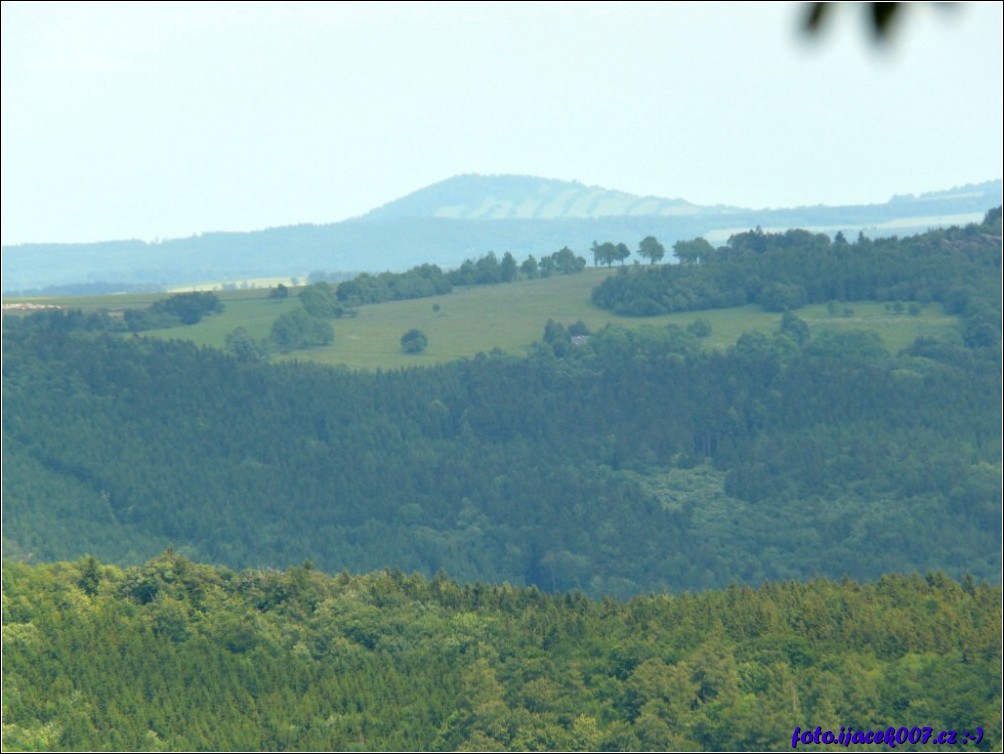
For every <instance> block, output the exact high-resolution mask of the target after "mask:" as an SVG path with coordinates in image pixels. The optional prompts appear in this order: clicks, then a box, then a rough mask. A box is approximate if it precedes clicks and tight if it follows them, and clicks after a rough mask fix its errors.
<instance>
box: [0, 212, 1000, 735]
mask: <svg viewBox="0 0 1004 754" xmlns="http://www.w3.org/2000/svg"><path fill="white" fill-rule="evenodd" d="M653 241H654V239H653ZM655 243H658V242H655ZM597 248H599V246H598V247H597ZM614 248H616V245H614ZM646 249H647V253H652V254H653V255H654V256H652V257H647V258H650V259H651V261H652V262H655V261H657V260H656V259H655V258H654V257H655V256H658V249H656V247H655V246H654V245H653V244H652V243H648V244H647V245H646ZM566 251H567V250H566V249H563V250H562V251H561V252H557V253H556V254H555V255H552V257H545V258H542V259H541V260H540V262H539V263H538V262H537V260H533V261H534V264H530V263H529V260H528V262H527V263H526V264H525V266H522V265H521V266H517V265H516V261H515V259H514V258H512V257H511V255H509V256H508V257H505V256H504V257H503V258H502V259H499V258H498V257H495V256H494V255H491V256H490V257H486V258H483V259H482V260H478V261H473V260H472V261H471V263H470V264H469V265H467V266H466V267H465V268H461V270H459V271H457V272H456V274H458V275H463V276H467V277H465V279H464V280H463V281H461V282H458V281H457V280H452V279H451V278H449V277H447V276H445V275H444V274H443V273H441V272H440V271H439V270H438V268H434V267H432V266H427V267H424V268H416V269H415V270H412V271H410V272H409V273H404V274H402V275H399V276H393V275H387V276H384V277H382V278H380V277H372V278H369V279H368V278H363V279H362V283H365V285H362V284H361V285H359V286H357V287H356V288H352V287H351V286H349V287H348V288H347V289H346V293H345V296H344V297H339V291H341V290H342V287H341V286H338V287H334V286H331V285H328V283H327V282H326V281H317V282H315V283H314V284H313V285H311V286H309V287H307V288H305V289H303V290H302V291H300V293H299V295H300V302H299V303H300V304H302V306H299V304H297V307H296V308H295V309H293V310H292V311H295V312H296V314H295V316H296V317H299V318H300V320H304V319H306V323H305V324H304V322H303V321H301V322H299V324H297V323H296V322H293V323H286V322H283V321H282V316H285V315H280V316H279V317H277V318H276V320H275V325H276V326H278V328H279V332H280V334H281V333H284V332H287V330H288V333H292V334H291V335H290V336H289V337H290V338H293V337H294V336H296V335H297V333H301V334H302V333H303V332H314V330H316V329H317V327H318V325H317V323H322V324H324V325H328V328H329V330H330V324H329V322H330V320H331V319H332V318H334V317H338V316H346V310H345V309H344V307H345V306H347V305H352V306H358V305H363V304H368V303H373V302H374V301H377V300H389V299H393V298H395V297H401V296H410V295H412V294H415V295H428V294H427V293H426V291H428V290H434V289H435V288H436V286H437V285H441V286H446V287H448V286H450V285H454V284H457V285H459V284H464V285H466V284H486V283H495V282H505V281H506V280H507V279H508V280H511V279H514V278H513V276H515V275H517V274H522V275H525V276H531V275H540V274H548V273H553V274H558V273H561V272H566V273H571V272H576V271H578V270H580V269H581V268H582V265H584V263H585V260H583V259H581V258H579V257H575V256H574V254H573V253H572V252H570V251H568V253H567V254H566V253H565V252H566ZM639 251H641V249H640V248H639ZM674 251H675V253H676V254H677V256H678V258H679V259H680V260H681V261H682V262H683V264H680V265H673V266H657V265H655V264H652V265H644V266H642V265H639V266H638V267H637V268H635V269H631V268H627V267H626V268H625V271H624V273H623V274H618V275H616V276H614V277H612V278H610V280H608V282H607V283H604V284H603V285H601V286H600V287H599V288H597V289H596V293H595V295H594V299H595V301H596V303H598V304H600V305H603V306H610V307H613V308H620V309H622V310H624V311H629V312H630V313H633V314H640V315H644V314H650V313H654V311H655V310H656V309H659V308H662V309H665V310H676V309H685V310H695V309H707V308H709V307H716V306H727V305H731V304H734V303H748V302H757V303H759V304H760V305H761V306H763V307H765V308H767V309H770V310H771V311H774V312H776V316H777V322H776V327H775V328H774V330H773V331H772V332H770V333H762V332H750V333H746V334H744V335H742V336H741V337H739V338H738V340H737V341H736V342H735V343H734V345H731V346H730V347H728V348H724V349H713V348H708V347H707V346H706V340H705V339H706V338H707V336H708V335H709V334H710V329H711V328H710V324H709V323H708V321H707V320H704V319H701V318H697V319H695V320H694V321H693V323H692V324H691V325H690V326H689V327H687V328H686V329H684V328H681V327H678V326H673V325H670V326H661V327H654V326H642V327H639V328H637V329H626V328H623V327H618V326H613V325H608V326H606V327H603V328H600V329H594V330H593V331H590V329H589V328H588V327H587V326H586V325H584V324H583V323H582V322H574V323H572V322H557V321H554V320H549V321H547V322H542V323H541V328H542V337H541V340H540V341H539V342H538V343H537V344H536V345H535V347H534V348H533V350H532V353H531V355H530V356H529V357H527V358H512V357H509V356H506V355H504V354H502V353H494V354H492V355H484V354H479V355H478V356H477V357H476V358H473V359H468V360H461V361H456V362H453V363H448V364H443V365H439V366H435V367H426V368H410V369H407V370H401V371H375V372H350V371H349V370H347V369H338V368H331V367H322V366H318V365H316V364H309V363H301V362H296V361H285V362H282V363H270V362H269V360H268V353H269V351H268V348H266V347H265V346H264V345H263V344H262V343H260V342H257V341H255V340H254V339H253V338H251V337H250V336H248V334H247V332H246V331H244V332H243V333H242V332H241V331H240V329H238V330H237V331H234V332H233V333H231V334H230V336H228V338H227V351H223V350H219V349H212V348H208V347H201V348H200V347H197V346H195V345H193V344H192V343H188V342H182V341H172V340H165V339H157V338H147V337H142V336H141V334H140V332H138V331H139V330H142V329H144V327H145V326H146V325H149V324H150V323H152V322H154V321H156V320H157V319H167V318H170V319H172V321H177V322H188V321H193V320H197V319H199V318H201V317H203V316H208V315H212V314H213V313H214V312H216V311H218V304H219V302H218V301H215V300H214V298H210V297H208V296H193V295H189V296H182V297H176V298H172V299H165V301H164V303H161V304H155V305H153V306H151V307H150V308H149V309H148V310H141V313H140V314H138V315H134V316H135V317H138V318H139V319H137V320H136V321H135V322H134V323H126V322H125V321H124V319H123V320H122V321H121V322H117V323H116V322H112V320H111V318H109V317H108V316H105V315H101V314H92V315H85V314H82V313H81V312H79V311H77V312H74V311H61V310H46V311H41V312H38V313H36V314H32V315H29V316H5V317H4V321H3V328H4V330H3V396H4V403H3V437H2V440H3V471H4V473H3V476H2V484H3V523H4V526H3V546H4V555H5V557H6V558H7V561H6V562H5V565H4V569H3V638H4V641H3V680H4V695H3V720H4V726H3V747H4V750H5V751H7V750H12V751H13V750H48V749H61V750H94V749H115V750H138V751H140V750H142V751H145V750H153V751H157V750H160V751H166V750H183V749H195V750H279V749H283V750H291V749H299V750H329V749H330V750H334V749H337V750H354V749H355V750H432V749H435V750H698V749H703V750H729V749H735V750H779V749H788V748H789V747H791V746H792V742H793V740H795V742H796V743H797V747H798V748H799V749H809V750H820V749H823V750H825V749H827V748H830V747H832V744H831V745H829V746H827V744H826V743H825V742H822V743H820V744H816V743H806V739H804V738H799V739H797V740H796V739H795V737H796V736H797V735H798V733H797V731H806V730H807V731H812V730H814V729H815V728H816V726H820V728H821V730H824V731H825V730H830V731H833V732H834V734H836V733H838V732H840V731H841V729H842V728H844V729H846V726H851V727H853V729H854V730H855V731H866V730H874V731H883V732H884V733H883V734H884V735H894V736H896V748H897V749H900V750H904V751H912V750H929V749H930V747H931V745H933V744H930V743H929V740H930V741H935V742H936V741H937V737H938V736H941V735H942V734H943V731H954V735H955V737H956V740H955V743H954V744H937V748H938V749H939V750H942V749H943V750H946V751H951V750H974V749H975V750H999V749H1000V747H1001V745H1002V739H1004V736H1002V730H1001V674H1000V667H1001V642H1000V638H1001V590H1000V586H999V581H1000V574H1001V565H1002V564H1001V504H1000V501H1001V439H1002V436H1001V402H1000V395H1001V337H1000V332H1001V287H1000V278H1001V213H1000V210H999V209H998V210H996V211H992V212H990V213H988V214H987V216H986V218H985V221H984V222H983V223H982V224H980V225H973V226H968V227H966V228H952V229H948V230H943V231H941V230H939V231H932V232H931V233H928V234H924V235H922V236H918V237H912V238H905V239H894V240H887V241H881V242H878V241H876V242H869V241H867V240H866V239H863V238H862V239H858V240H857V241H856V242H854V243H849V242H847V241H846V240H845V239H842V238H837V239H835V240H834V241H830V239H828V238H825V237H819V236H817V235H814V234H810V233H805V232H804V231H789V232H788V233H784V234H770V233H763V232H760V231H751V232H750V233H743V234H739V235H737V236H734V237H733V239H732V240H731V241H730V243H729V244H728V246H726V247H723V248H721V249H714V248H713V247H712V246H711V245H710V244H707V243H706V242H703V243H702V242H700V239H696V240H694V241H691V242H683V243H678V244H677V246H676V247H675V249H674ZM548 259H550V260H551V261H550V262H548V261H547V260H548ZM597 261H599V260H597ZM489 273H490V274H489ZM468 277H469V279H468ZM489 278H491V279H489ZM342 285H346V284H345V283H343V284H342ZM444 289H445V288H444ZM289 295H290V294H289V291H288V290H285V289H283V290H280V289H279V288H277V289H276V290H275V296H276V297H288V296H289ZM861 298H864V299H872V300H884V301H886V302H887V303H888V305H889V307H890V309H891V310H893V311H902V312H903V316H909V313H911V312H916V311H919V310H920V309H921V308H922V307H927V306H931V307H941V308H942V309H943V310H945V311H947V312H950V313H951V314H953V315H954V316H955V317H956V321H957V323H958V329H957V331H954V332H952V333H950V334H948V335H947V336H946V335H944V333H942V334H941V335H940V336H939V337H937V338H935V337H926V336H925V337H920V338H918V339H917V340H916V341H915V342H913V343H912V344H911V345H910V346H909V347H908V348H906V349H904V350H903V351H901V352H899V353H890V352H889V351H888V350H887V349H886V347H885V345H884V344H883V341H882V340H881V339H880V338H879V336H878V335H877V334H876V333H875V332H873V331H854V330H848V329H847V328H846V327H843V328H833V329H829V328H827V327H825V326H813V327H811V328H810V327H809V325H808V324H807V323H806V322H805V321H804V320H802V319H801V318H799V316H798V309H799V306H800V304H801V303H804V302H808V301H816V302H829V303H830V304H831V305H832V316H833V317H835V318H842V317H844V315H845V314H846V312H847V311H849V309H850V307H849V304H853V303H854V301H855V300H856V299H861ZM339 307H342V308H339ZM828 308H829V307H828ZM132 325H136V326H134V327H132V329H133V331H132V332H129V331H128V329H129V327H130V326H132ZM287 325H288V327H287ZM300 325H302V326H303V327H301V328H300V329H297V328H298V327H299V326H300ZM273 330H275V327H273ZM329 330H324V331H323V332H321V331H320V330H318V331H317V332H316V333H315V334H316V335H317V336H318V337H321V336H326V334H327V333H328V332H329ZM416 332H418V331H416ZM420 334H422V333H420ZM423 335H424V334H423ZM274 338H275V332H273V339H274ZM409 342H410V341H409ZM401 345H402V347H404V345H405V343H404V341H402V344H401ZM291 347H298V346H297V345H296V344H292V345H291ZM157 553H160V554H159V555H158V554H157ZM95 556H97V558H100V559H101V561H104V562H101V561H99V560H98V559H97V558H96V557H95ZM196 560H201V561H210V562H213V563H216V564H217V565H212V566H210V565H200V564H198V563H196V562H194V561H196ZM22 561H27V562H22ZM38 561H63V562H55V563H49V564H47V565H40V564H37V562H38ZM144 561H145V562H144ZM32 562H34V563H36V564H29V563H32ZM277 569H285V570H277ZM323 571H327V572H329V573H332V574H334V573H338V572H340V573H338V575H335V576H328V575H324V573H323ZM365 571H371V573H370V574H369V575H352V573H353V572H354V573H359V572H365ZM896 572H898V573H896ZM408 573H410V574H411V575H406V574H408ZM447 574H449V575H447ZM988 581H990V582H994V583H987V582H988ZM695 590H697V591H696V593H695ZM642 593H647V594H642ZM890 730H891V731H892V733H889V731H890ZM946 735H947V734H946ZM925 736H927V738H925ZM810 737H811V736H810ZM932 737H933V738H932ZM849 740H850V739H849ZM874 747H875V744H867V743H859V742H858V739H853V740H851V743H850V745H849V746H847V747H845V748H847V749H849V750H874Z"/></svg>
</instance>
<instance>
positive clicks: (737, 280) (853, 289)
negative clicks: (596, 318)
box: [592, 207, 1001, 342]
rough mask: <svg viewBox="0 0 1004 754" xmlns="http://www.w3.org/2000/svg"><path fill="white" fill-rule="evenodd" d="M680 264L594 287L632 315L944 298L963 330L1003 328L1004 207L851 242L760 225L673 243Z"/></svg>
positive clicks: (985, 336) (994, 333)
mask: <svg viewBox="0 0 1004 754" xmlns="http://www.w3.org/2000/svg"><path fill="white" fill-rule="evenodd" d="M674 253H675V255H676V257H677V259H678V260H679V262H680V263H679V264H677V265H660V266H656V267H647V268H646V267H639V268H637V269H634V270H631V269H629V268H625V269H624V270H623V274H620V275H616V276H614V277H611V278H608V279H607V280H605V281H604V282H603V283H601V284H600V285H599V286H598V287H597V288H596V289H595V290H594V291H593V295H592V300H593V303H595V304H596V305H597V306H599V307H601V308H603V309H609V310H612V311H615V312H617V313H618V314H624V315H630V316H653V315H659V314H668V313H671V312H679V311H696V310H702V309H716V308H722V307H731V306H741V305H745V304H759V305H760V306H761V307H763V308H764V309H766V310H767V311H776V312H784V311H794V310H797V309H799V308H800V307H802V306H805V305H806V304H812V303H815V304H820V303H827V302H839V301H861V300H867V301H901V302H902V301H912V302H918V303H920V304H926V303H929V302H932V301H935V302H939V303H941V304H943V305H944V306H945V307H946V308H947V309H948V310H949V311H950V312H952V313H953V314H958V315H960V316H963V317H965V318H966V319H967V323H968V333H967V337H969V338H973V339H978V340H982V341H983V342H990V341H992V340H993V339H994V338H995V337H999V334H1000V316H1001V312H1000V306H999V304H997V303H995V302H997V301H999V298H1000V285H999V283H1000V278H1001V209H1000V208H999V207H998V208H997V209H994V210H990V211H989V212H987V213H986V216H985V217H984V220H983V222H982V223H979V224H972V225H968V226H966V227H964V228H960V227H952V228H947V229H938V230H932V231H929V232H927V233H923V234H919V235H916V236H910V237H907V238H897V237H895V236H894V237H890V238H880V239H875V240H872V239H869V238H866V237H865V236H864V235H863V234H862V235H859V236H858V238H857V239H856V240H855V241H854V242H853V243H850V242H848V241H847V240H846V239H845V238H844V236H843V234H842V233H837V234H836V236H835V237H834V239H833V240H831V239H830V238H829V236H826V235H824V234H822V233H811V232H809V231H806V230H788V231H784V232H783V233H769V232H765V231H763V230H761V229H760V228H756V229H754V230H751V231H748V232H744V233H738V234H735V235H733V236H731V237H730V238H729V240H728V242H727V243H726V244H725V245H724V246H721V247H719V248H717V249H716V248H714V247H713V246H712V245H711V244H710V243H708V242H707V241H705V240H704V239H702V238H697V239H694V240H692V241H679V242H677V243H676V245H675V246H674Z"/></svg>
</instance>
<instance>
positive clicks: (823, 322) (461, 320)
mask: <svg viewBox="0 0 1004 754" xmlns="http://www.w3.org/2000/svg"><path fill="white" fill-rule="evenodd" d="M615 274H617V270H616V269H613V270H610V269H596V268H589V269H587V270H585V271H584V272H583V273H581V274H577V275H558V276H553V277H550V278H546V279H539V280H523V281H519V282H516V283H510V284H502V285H491V286H473V287H469V288H457V289H455V290H454V291H453V293H450V294H447V295H443V296H433V297H429V298H422V299H412V300H408V301H390V302H385V303H382V304H371V305H366V306H361V307H359V308H358V309H357V310H356V316H354V317H345V318H342V319H336V320H333V321H332V325H333V327H334V330H335V340H334V342H333V343H332V344H331V345H330V346H327V347H323V348H313V349H308V350H302V351H294V352H291V353H288V354H277V355H276V356H275V357H274V358H275V359H278V360H284V359H298V360H303V361H315V362H319V363H324V364H332V365H342V366H346V367H349V368H351V369H367V370H368V369H398V368H403V367H408V366H417V365H423V364H437V363H443V362H448V361H453V360H456V359H462V358H470V357H473V356H475V355H477V354H478V353H479V352H484V353H488V352H490V351H492V350H493V349H499V350H501V351H503V352H505V353H507V354H510V355H513V356H524V355H526V354H527V353H528V351H529V349H530V347H531V346H532V344H533V343H534V342H536V341H539V340H540V339H541V336H542V334H543V330H544V325H545V323H546V322H547V320H548V319H553V320H555V321H558V322H561V323H563V324H565V325H569V324H572V323H573V322H576V321H578V320H581V321H582V322H583V323H585V324H586V325H587V326H588V327H589V328H590V329H592V330H597V329H599V328H602V327H603V326H605V325H606V324H608V323H609V324H616V325H620V326H623V327H627V328H638V327H643V326H655V327H663V326H666V325H668V324H674V325H678V326H680V327H684V328H686V327H687V326H688V325H690V324H691V323H692V322H694V321H695V320H696V319H698V318H701V319H705V320H707V321H708V322H709V323H710V324H711V335H710V336H709V337H708V338H707V339H706V340H705V341H704V343H705V345H706V346H707V347H710V348H725V347H728V346H730V345H732V344H733V343H735V342H736V339H737V338H738V337H739V336H740V335H741V334H742V333H744V332H748V331H759V332H765V333H770V332H773V331H775V330H776V329H777V328H778V325H779V322H780V319H781V317H780V315H779V314H777V313H773V312H765V311H763V310H762V309H760V308H759V307H758V306H755V305H747V306H741V307H735V308H731V309H715V310H706V311H699V312H680V313H676V314H670V315H664V316H659V317H623V316H619V315H616V314H613V313H612V312H609V311H606V310H603V309H599V308H597V307H595V306H593V305H592V303H591V302H590V294H591V293H592V289H593V288H594V287H595V286H597V285H598V284H599V283H600V282H602V281H603V280H604V279H605V278H606V277H608V276H610V275H615ZM217 295H219V297H220V299H221V300H222V301H223V303H224V311H223V313H222V314H220V315H217V316H212V317H209V318H207V319H205V320H203V321H202V322H200V323H199V324H197V325H193V326H188V327H173V328H168V329H164V330H154V331H150V332H148V333H146V335H151V336H155V337H164V338H178V339H182V340H190V341H192V342H194V343H196V344H199V345H208V346H214V347H219V348H222V347H223V346H224V343H225V339H226V336H227V334H228V333H230V332H232V331H233V330H235V329H236V328H238V327H244V328H245V329H246V330H247V331H248V332H249V333H250V334H251V335H252V336H253V337H256V338H264V337H267V335H268V333H269V330H270V328H271V326H272V322H274V321H275V319H276V317H278V316H279V315H280V314H282V313H283V312H286V311H289V310H291V309H292V308H293V307H295V306H298V301H297V299H296V297H295V296H290V297H289V298H288V299H285V300H281V301H277V300H274V299H269V297H268V290H265V289H250V290H240V291H225V292H220V293H218V294H217ZM160 297H162V294H128V295H121V296H89V297H80V298H69V297H66V298H44V299H43V298H33V299H16V300H18V301H32V302H36V303H46V304H55V305H59V306H64V307H73V308H80V309H83V310H84V311H96V310H99V309H109V310H112V311H115V310H122V309H125V308H131V307H145V306H149V305H150V303H152V302H153V301H154V300H156V299H157V298H160ZM11 301H15V299H11ZM795 314H797V315H798V316H799V317H800V318H802V319H803V320H805V322H806V323H807V324H808V325H809V328H810V331H811V332H812V333H813V334H815V333H817V332H819V331H821V330H823V329H827V328H828V329H833V330H874V331H875V332H877V333H878V334H879V335H880V336H881V337H882V340H883V342H884V343H885V345H886V348H888V349H889V351H890V352H892V353H896V352H897V351H899V350H900V349H902V348H905V347H906V346H908V345H909V344H910V343H912V342H913V341H914V340H915V339H916V338H918V337H921V336H924V337H934V338H938V339H942V340H943V339H957V338H958V334H957V329H956V328H957V320H956V318H955V317H952V316H950V315H947V314H945V313H944V311H943V310H942V308H941V306H940V305H937V304H929V305H927V306H925V307H923V309H922V310H921V311H920V313H919V314H916V315H910V314H907V313H906V312H902V313H896V312H895V311H890V310H887V308H886V306H885V304H883V303H878V302H871V301H857V302H842V303H841V304H840V305H839V313H838V314H836V315H834V314H832V313H831V312H830V311H829V310H828V308H827V306H825V305H821V304H820V305H813V306H806V307H804V308H802V309H799V310H797V311H796V312H795ZM412 328H417V329H419V330H422V331H423V332H424V333H425V334H426V335H427V336H428V338H429V346H428V348H427V349H426V350H425V351H424V352H422V353H421V354H417V355H410V354H405V353H402V351H401V342H400V341H401V335H402V334H404V333H405V332H407V331H408V330H410V329H412Z"/></svg>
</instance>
